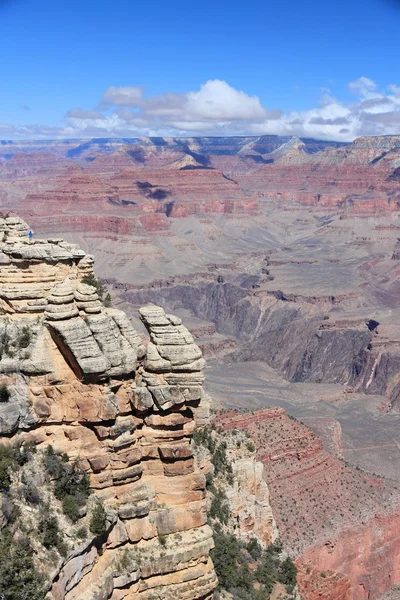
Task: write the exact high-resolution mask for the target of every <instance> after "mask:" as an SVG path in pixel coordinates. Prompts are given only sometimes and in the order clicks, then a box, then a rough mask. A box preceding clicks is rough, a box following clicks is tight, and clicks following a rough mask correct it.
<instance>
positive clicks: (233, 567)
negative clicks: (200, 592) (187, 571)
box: [211, 525, 297, 600]
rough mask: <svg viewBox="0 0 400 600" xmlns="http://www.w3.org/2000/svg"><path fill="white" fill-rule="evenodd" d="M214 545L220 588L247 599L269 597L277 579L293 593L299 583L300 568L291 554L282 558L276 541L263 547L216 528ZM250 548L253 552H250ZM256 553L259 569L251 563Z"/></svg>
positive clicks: (255, 599)
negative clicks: (254, 567)
mask: <svg viewBox="0 0 400 600" xmlns="http://www.w3.org/2000/svg"><path fill="white" fill-rule="evenodd" d="M214 533H215V535H214V540H215V548H214V549H213V550H212V551H211V556H212V559H213V562H214V567H215V570H216V573H217V575H218V579H219V585H220V588H223V589H225V590H227V591H229V592H230V593H231V594H232V595H233V597H234V598H238V599H246V600H268V598H269V597H270V594H271V592H272V590H273V587H274V585H275V582H280V583H282V584H283V585H285V586H286V589H287V591H288V593H292V592H293V589H294V586H295V585H296V574H297V569H296V566H295V565H294V563H293V561H292V560H291V558H290V557H286V558H285V559H284V560H282V559H281V556H280V553H281V551H282V548H281V546H280V545H279V544H273V545H271V546H269V547H268V548H266V549H265V550H262V548H261V546H260V545H259V544H258V542H256V541H254V542H253V541H251V542H249V544H247V546H245V545H244V544H241V543H240V541H239V540H238V539H237V538H236V537H235V536H234V535H232V534H227V533H223V531H222V529H221V527H220V526H219V525H217V526H216V527H215V528H214ZM250 550H251V552H250ZM254 554H256V555H257V562H258V566H257V568H256V569H255V570H254V569H250V567H249V564H250V562H252V561H253V560H255V556H254Z"/></svg>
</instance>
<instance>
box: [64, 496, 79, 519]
mask: <svg viewBox="0 0 400 600" xmlns="http://www.w3.org/2000/svg"><path fill="white" fill-rule="evenodd" d="M62 509H63V513H64V515H67V517H69V518H70V519H71V521H72V522H73V523H76V521H77V520H78V519H79V517H80V515H79V506H78V503H77V501H76V500H75V497H74V496H70V495H69V494H67V495H66V496H64V498H63V501H62Z"/></svg>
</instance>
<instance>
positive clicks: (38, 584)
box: [0, 527, 45, 600]
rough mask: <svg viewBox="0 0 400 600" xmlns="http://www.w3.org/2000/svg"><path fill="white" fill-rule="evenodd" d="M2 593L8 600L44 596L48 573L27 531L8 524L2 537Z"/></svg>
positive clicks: (0, 589)
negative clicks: (42, 569) (40, 564)
mask: <svg viewBox="0 0 400 600" xmlns="http://www.w3.org/2000/svg"><path fill="white" fill-rule="evenodd" d="M0 594H2V597H3V598H4V600H28V599H29V600H43V598H44V596H45V588H44V576H43V574H42V573H40V572H39V571H38V570H37V569H36V567H35V564H34V561H33V549H32V546H31V544H30V542H29V539H28V537H27V536H26V535H21V533H20V532H18V531H13V530H12V529H11V528H10V527H6V528H5V529H3V530H2V532H1V537H0Z"/></svg>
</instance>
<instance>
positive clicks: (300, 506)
mask: <svg viewBox="0 0 400 600" xmlns="http://www.w3.org/2000/svg"><path fill="white" fill-rule="evenodd" d="M217 423H218V424H219V425H220V426H222V427H223V428H224V429H226V430H230V429H235V428H238V429H241V430H244V431H246V432H247V433H248V434H249V435H250V436H251V438H252V439H253V441H254V444H255V446H256V449H257V457H258V459H259V460H261V461H262V462H263V463H264V466H265V469H264V476H265V478H266V481H267V483H268V487H269V491H270V497H271V506H272V511H273V515H274V517H275V519H276V522H277V525H278V527H279V532H280V536H281V539H282V541H283V543H284V546H285V548H286V549H287V551H288V552H289V553H291V554H292V555H295V556H297V558H296V562H297V566H298V568H299V586H300V590H301V592H302V594H303V597H304V598H305V599H306V600H317V599H320V598H322V599H323V600H364V599H365V598H370V599H371V600H375V599H377V598H379V596H380V595H381V594H382V593H383V592H386V591H387V590H389V589H390V588H391V586H392V585H393V584H395V583H398V582H399V581H400V562H399V556H400V554H399V550H400V534H399V532H400V491H399V489H398V487H397V486H396V485H394V484H393V483H392V482H390V481H387V480H384V479H381V478H379V477H377V476H371V475H369V474H367V473H365V472H363V471H361V470H357V469H354V468H352V467H350V466H349V465H347V464H346V463H345V462H344V461H342V460H339V459H338V458H336V457H334V456H332V455H331V454H329V453H328V452H327V451H326V450H325V449H324V448H323V445H322V442H321V440H320V439H319V438H317V437H316V436H315V435H314V434H313V433H312V432H311V430H309V429H308V428H307V427H305V426H304V425H303V424H302V423H300V422H298V421H296V420H294V419H291V418H289V417H288V416H287V415H286V413H285V411H284V410H283V409H281V408H271V409H265V410H260V411H255V412H254V413H235V412H233V411H229V412H226V413H223V414H221V415H219V416H218V418H217Z"/></svg>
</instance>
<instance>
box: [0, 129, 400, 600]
mask: <svg viewBox="0 0 400 600" xmlns="http://www.w3.org/2000/svg"><path fill="white" fill-rule="evenodd" d="M0 150H1V151H0V209H1V211H2V213H3V214H4V215H7V214H9V215H10V216H9V218H13V215H16V214H20V215H21V216H22V217H23V218H24V219H26V221H27V222H29V224H30V226H31V227H32V228H33V232H34V235H33V240H34V241H36V239H37V238H39V237H40V236H45V237H47V238H49V239H50V240H52V239H53V240H55V242H54V244H56V245H58V247H60V246H59V244H60V242H57V240H58V239H59V238H60V237H61V236H62V237H63V238H64V239H66V240H67V242H66V243H67V244H70V245H71V247H74V248H76V246H74V244H78V245H79V247H80V248H82V249H83V251H84V254H85V256H86V257H87V256H88V255H90V254H93V255H95V257H96V265H95V270H96V273H97V275H98V276H99V277H101V279H102V281H103V282H104V284H105V285H106V286H107V288H108V290H109V292H110V294H111V298H112V306H113V308H112V309H104V310H105V311H106V312H107V311H110V312H111V313H112V311H114V310H115V311H116V310H117V309H118V310H122V311H124V313H126V314H127V315H128V316H129V317H130V318H131V321H132V323H133V325H134V328H135V330H136V331H137V332H138V336H139V337H140V336H142V337H143V336H146V335H147V334H146V331H147V329H148V324H147V325H146V322H145V319H144V320H143V317H142V318H141V317H139V315H140V314H141V313H140V312H139V310H140V308H141V307H142V306H144V305H147V304H148V303H151V304H155V305H158V306H160V307H162V309H164V311H165V314H167V315H168V314H171V313H173V314H175V315H177V318H178V319H179V318H180V319H183V321H184V322H185V324H186V325H187V326H188V328H189V329H190V331H191V332H192V333H193V337H194V339H195V343H196V345H197V346H198V347H200V348H201V350H202V351H203V353H204V355H205V357H206V358H208V359H209V360H208V366H207V367H206V370H205V373H206V390H207V391H209V392H210V395H211V397H212V407H213V409H226V410H229V411H232V410H235V411H239V412H240V413H243V411H245V412H244V413H243V415H242V417H241V416H240V415H239V414H236V413H227V414H228V415H230V417H229V418H228V417H226V416H224V413H222V416H220V417H218V418H221V426H224V427H227V428H229V427H231V424H230V421H229V419H231V422H232V424H233V423H237V425H236V427H238V428H240V429H242V428H243V430H246V431H247V432H248V434H249V435H250V436H251V437H253V439H254V443H255V445H256V447H257V460H259V461H261V462H262V463H263V464H264V479H265V481H266V483H267V485H268V488H269V490H270V497H271V507H272V512H273V517H274V518H275V519H276V522H277V525H278V529H279V535H280V537H281V538H282V540H283V542H284V544H285V548H286V549H287V551H288V552H289V553H291V554H293V555H296V563H297V565H298V567H299V585H300V589H301V590H302V593H303V595H304V597H305V598H308V599H309V600H314V598H325V599H326V600H333V598H339V599H343V600H349V599H350V598H354V599H355V600H363V598H367V597H369V598H371V599H377V598H378V597H380V595H381V594H383V593H384V592H386V591H388V590H389V589H390V588H391V586H392V585H394V584H395V583H396V582H398V581H399V579H400V573H399V565H398V564H397V562H396V556H397V554H398V546H397V544H398V541H397V533H396V532H397V528H396V524H397V520H398V514H399V512H398V511H399V492H398V483H399V479H400V476H399V473H398V469H397V464H398V460H400V440H399V439H398V426H399V423H398V421H399V418H400V379H399V365H400V329H399V323H400V319H399V316H400V314H399V310H400V302H399V298H400V296H399V291H400V287H399V273H400V271H399V266H398V261H399V258H400V251H399V245H400V241H399V240H400V235H399V231H400V223H399V208H400V204H399V202H400V176H399V169H400V136H385V137H376V138H372V137H370V138H360V139H358V140H355V142H353V143H352V144H341V143H328V142H320V141H316V140H309V139H299V138H290V137H287V138H284V137H278V136H261V137H254V138H251V137H247V138H245V137H243V138H174V139H172V138H146V139H132V140H128V139H120V140H112V139H100V140H79V141H53V142H46V141H44V142H40V141H39V142H30V143H25V142H2V145H1V146H0ZM63 243H64V242H63ZM27 247H28V246H27ZM37 247H38V248H39V247H40V245H39V244H38V245H37ZM43 251H45V252H46V253H47V252H50V251H49V250H47V249H46V250H45V248H44V247H43ZM51 252H53V250H51ZM57 252H61V250H59V249H58V250H57ZM33 258H34V257H33V256H31V255H29V256H25V255H24V254H20V255H16V257H15V259H18V260H20V261H21V265H22V264H26V261H27V260H32V259H33ZM3 260H4V261H7V259H6V258H4V259H3ZM46 260H47V259H46ZM55 260H56V259H55ZM24 261H25V262H24ZM57 261H59V259H58V258H57ZM85 261H88V264H87V265H86V266H85ZM89 263H90V261H89V259H87V258H85V259H84V262H83V267H84V269H86V271H87V272H89V271H91V269H92V268H93V264H92V263H91V264H89ZM3 264H4V265H6V267H4V268H8V267H7V264H8V263H7V262H4V263H2V271H3ZM46 268H47V267H46ZM80 269H82V267H80ZM23 271H24V268H23ZM83 273H84V271H82V270H81V271H80V275H79V276H82V275H83ZM63 275H64V276H65V273H64V271H63ZM24 276H25V274H24ZM51 277H52V275H51ZM10 281H11V283H10V284H8V283H7V285H10V288H9V290H8V292H9V293H10V290H11V293H13V292H12V280H10ZM48 281H50V279H49V280H48ZM32 282H33V283H34V284H35V285H37V282H36V280H35V279H32ZM54 283H55V282H53V285H54ZM48 293H50V288H49V289H48V290H47V291H46V298H47V294H48ZM74 293H75V292H73V294H74ZM78 295H79V292H78ZM70 296H71V291H70V290H67V292H65V297H70ZM84 296H85V294H83V297H84ZM2 299H3V303H4V307H3V309H4V310H6V311H8V310H10V309H9V305H10V302H11V303H12V309H13V310H14V311H16V313H19V312H21V311H22V312H23V311H27V312H29V313H30V314H31V313H35V311H37V310H39V308H38V307H40V306H44V304H43V298H42V297H39V296H38V297H36V296H34V297H32V298H23V299H19V300H14V301H13V300H12V299H10V298H8V299H4V298H3V296H2ZM74 302H78V299H76V298H75V297H74ZM79 302H81V300H79ZM91 302H92V300H91ZM93 302H95V300H93ZM29 303H30V304H29ZM14 305H15V306H14ZM53 305H54V306H57V303H56V302H54V303H53V301H51V302H50V303H49V306H53ZM28 306H29V308H28ZM32 307H34V308H32ZM40 310H42V309H40ZM43 310H44V309H43ZM78 310H80V309H79V307H78ZM10 314H11V315H13V314H14V313H10ZM46 318H47V317H46ZM73 318H75V317H73ZM90 318H91V317H90ZM50 321H51V319H50ZM50 321H49V323H50ZM54 322H55V323H56V324H57V321H54ZM146 328H147V329H146ZM50 330H51V331H54V332H55V333H54V334H53V335H54V337H53V338H52V339H53V343H55V344H56V340H57V339H58V338H62V335H63V332H62V326H61V328H60V327H59V328H58V329H57V326H56V325H55V326H50ZM143 339H144V338H143ZM63 343H64V342H63ZM58 348H59V351H62V352H64V350H63V347H61V346H58ZM68 360H72V358H71V359H68ZM139 360H142V359H139ZM69 368H72V369H75V371H74V372H75V376H78V377H79V376H81V375H82V373H83V372H85V369H83V370H82V365H81V366H80V365H79V364H75V363H72V362H71V363H70V367H69ZM85 368H86V367H85ZM126 368H127V369H128V367H126ZM141 368H142V367H141ZM96 376H97V375H96ZM90 377H91V376H90ZM112 377H113V378H114V375H112ZM118 377H122V378H123V377H125V376H124V375H118ZM146 377H147V375H145V376H144V379H145V380H146ZM150 380H151V378H150V379H148V381H147V380H146V385H147V386H148V385H150V386H151V384H149V382H150ZM86 385H89V386H90V385H94V384H93V383H92V381H91V380H90V378H89V380H88V382H87V384H86ZM163 385H164V384H163ZM168 385H172V384H171V383H168ZM174 385H175V384H174ZM122 387H123V388H124V387H125V384H123V385H122ZM85 389H86V388H85ZM86 393H87V392H86ZM113 393H115V392H113ZM42 402H44V400H43V398H42V399H41V401H40V402H39V405H40V406H41V403H42ZM45 403H46V406H47V405H48V404H49V402H48V399H47V400H46V402H45ZM271 407H280V408H278V409H274V408H271ZM192 408H193V407H192ZM282 409H284V411H285V412H284V413H282V412H278V413H277V414H278V416H277V417H276V418H275V417H274V418H272V417H271V415H274V414H275V413H274V411H275V410H278V411H281V410H282ZM43 410H45V409H43ZM46 410H49V409H46ZM51 410H56V407H55V406H53V408H50V411H51ZM57 410H59V409H58V408H57ZM63 410H64V411H68V410H70V409H69V408H67V407H65V408H63ZM74 410H75V409H74ZM171 410H172V409H171ZM190 410H191V409H190ZM246 410H247V411H254V415H255V421H254V422H251V417H250V416H249V415H251V412H250V413H247V412H246ZM258 411H261V412H258ZM269 411H272V412H269ZM195 412H196V411H194V414H195ZM74 414H75V413H74ZM288 415H289V416H290V417H295V418H296V419H300V420H301V422H302V423H303V425H302V424H298V422H297V421H292V419H291V418H289V416H288ZM24 418H25V417H24ZM26 418H27V419H28V418H29V417H28V416H26ZM43 418H44V417H43ZM46 418H50V417H49V416H48V417H46ZM57 418H58V416H57ZM71 418H72V417H71ZM104 419H105V421H106V422H107V425H105V427H109V425H108V417H107V416H104ZM258 423H259V424H258ZM280 424H281V425H282V427H280ZM234 426H235V425H232V427H234ZM146 427H147V425H146ZM187 427H188V425H187ZM279 436H283V437H282V439H280V438H279ZM285 436H288V437H289V438H290V439H291V440H295V441H294V442H293V447H292V446H290V444H289V450H283V449H282V446H283V447H284V444H285V443H288V442H286V441H285V440H286V439H287V438H286V437H285ZM107 439H108V438H107ZM61 449H62V448H61ZM275 454H278V456H280V455H281V454H282V457H281V458H280V459H279V460H275V459H273V458H271V456H272V457H274V456H275ZM72 456H74V453H72ZM293 457H295V459H294V458H293ZM185 460H187V461H189V460H190V459H189V458H187V459H185ZM161 461H162V459H161ZM296 461H299V462H298V464H297V462H296ZM343 461H345V462H343ZM146 464H147V463H146ZM149 464H150V463H149ZM187 464H188V463H187ZM325 464H326V467H327V468H326V472H321V470H322V471H324V468H323V465H325ZM296 465H297V466H298V467H299V468H298V469H297V468H296ZM291 469H292V470H293V471H292V470H291ZM382 476H383V477H384V479H382V478H381V477H382ZM310 478H311V479H310ZM310 480H312V481H317V482H318V492H319V499H320V505H319V506H317V508H315V506H314V504H313V503H312V498H311V495H310V494H309V493H308V492H306V491H305V490H306V488H307V489H308V490H310V488H311V487H312V486H311V485H310ZM312 485H314V483H313V484H312ZM279 486H281V487H280V489H279ZM278 492H279V493H278ZM203 494H204V491H203ZM281 494H282V496H283V498H284V499H285V500H286V502H284V503H283V502H282V500H281V499H280V495H281ZM357 495H358V496H359V497H362V498H363V503H364V505H363V508H362V510H360V512H357V506H356V507H355V502H360V501H359V500H357V501H356V500H355V499H356V498H357ZM334 499H335V500H334ZM290 509H291V510H292V513H293V514H295V513H298V518H297V519H296V525H294V523H293V522H292V521H291V519H292V516H291V513H290V512H289V511H290ZM353 512H354V514H353ZM342 513H343V516H342ZM307 515H312V516H313V517H315V524H314V523H309V522H308V521H307V519H308V516H307ZM201 527H203V525H202V526H201ZM311 532H313V534H312V535H311ZM162 535H164V534H162ZM257 535H258V534H257ZM356 564H357V565H358V566H356ZM307 570H309V571H310V572H309V573H307ZM321 573H324V575H325V576H323V577H322V576H321ZM367 573H370V576H367V575H366V574H367ZM210 577H211V576H210ZM210 581H211V579H210ZM85 585H86V583H85ZM210 585H211V584H210ZM393 593H395V592H393ZM335 594H336V595H335ZM72 597H73V596H71V598H72ZM143 597H145V596H143ZM67 598H69V596H67Z"/></svg>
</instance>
